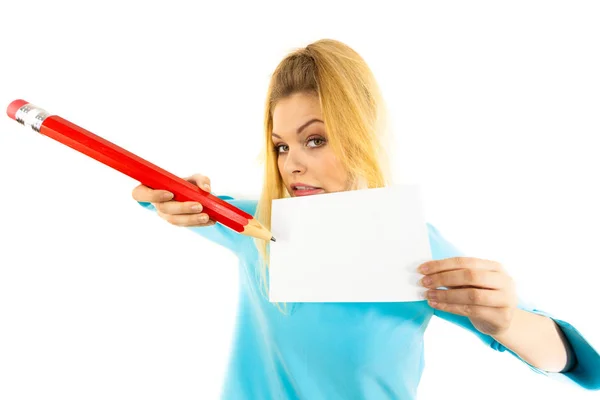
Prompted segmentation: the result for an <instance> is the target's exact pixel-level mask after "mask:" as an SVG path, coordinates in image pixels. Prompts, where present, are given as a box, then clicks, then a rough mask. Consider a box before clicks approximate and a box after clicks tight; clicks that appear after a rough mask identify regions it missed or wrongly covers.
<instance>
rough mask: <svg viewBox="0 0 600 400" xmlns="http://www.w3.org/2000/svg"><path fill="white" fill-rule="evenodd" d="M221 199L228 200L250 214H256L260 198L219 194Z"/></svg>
mask: <svg viewBox="0 0 600 400" xmlns="http://www.w3.org/2000/svg"><path fill="white" fill-rule="evenodd" d="M217 197H218V198H220V199H221V200H224V201H226V202H227V203H229V204H231V205H232V206H234V207H237V208H239V209H240V210H242V211H245V212H247V213H248V214H250V215H254V214H256V206H257V204H258V200H256V199H250V198H243V197H242V196H233V195H223V196H217Z"/></svg>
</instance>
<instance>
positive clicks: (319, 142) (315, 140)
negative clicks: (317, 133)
mask: <svg viewBox="0 0 600 400" xmlns="http://www.w3.org/2000/svg"><path fill="white" fill-rule="evenodd" d="M307 142H308V143H310V142H313V143H315V146H309V147H320V146H322V145H323V144H325V139H323V138H318V137H313V138H310V139H308V140H307Z"/></svg>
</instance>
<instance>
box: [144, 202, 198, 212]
mask: <svg viewBox="0 0 600 400" xmlns="http://www.w3.org/2000/svg"><path fill="white" fill-rule="evenodd" d="M154 207H156V210H157V211H160V212H161V213H163V214H198V213H200V212H202V210H203V207H202V204H200V203H198V202H195V201H183V202H181V201H165V202H161V203H156V204H154ZM194 207H197V208H194Z"/></svg>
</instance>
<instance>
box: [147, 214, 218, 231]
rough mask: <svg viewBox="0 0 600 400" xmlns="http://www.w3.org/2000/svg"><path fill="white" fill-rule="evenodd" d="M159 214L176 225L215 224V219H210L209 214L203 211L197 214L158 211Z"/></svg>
mask: <svg viewBox="0 0 600 400" xmlns="http://www.w3.org/2000/svg"><path fill="white" fill-rule="evenodd" d="M157 214H158V215H159V216H160V217H161V218H163V219H164V220H166V221H167V222H169V223H170V224H172V225H176V226H186V227H190V226H211V225H214V224H215V221H213V220H211V219H209V217H208V214H205V213H201V214H197V215H190V214H164V213H161V212H157Z"/></svg>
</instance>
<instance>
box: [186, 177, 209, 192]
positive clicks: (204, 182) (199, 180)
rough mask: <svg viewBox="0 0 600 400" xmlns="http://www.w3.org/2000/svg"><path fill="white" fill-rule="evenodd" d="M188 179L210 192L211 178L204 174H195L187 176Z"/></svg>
mask: <svg viewBox="0 0 600 400" xmlns="http://www.w3.org/2000/svg"><path fill="white" fill-rule="evenodd" d="M185 180H186V181H188V182H191V183H193V184H194V185H196V186H198V187H200V188H202V189H204V190H206V191H207V192H210V178H209V177H208V176H204V175H202V174H194V175H192V176H189V177H187V178H185Z"/></svg>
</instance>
